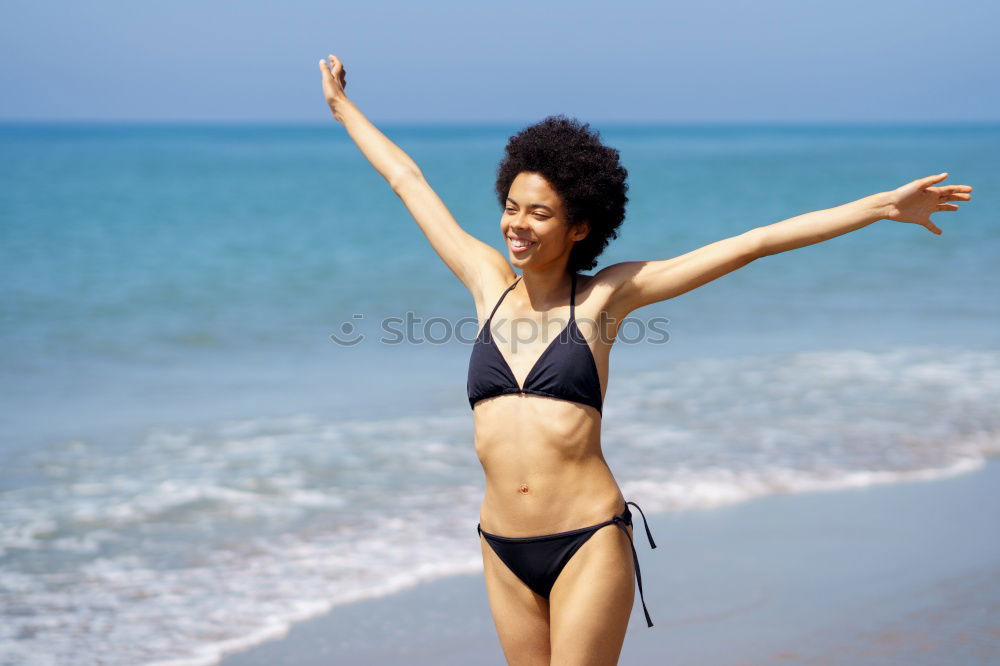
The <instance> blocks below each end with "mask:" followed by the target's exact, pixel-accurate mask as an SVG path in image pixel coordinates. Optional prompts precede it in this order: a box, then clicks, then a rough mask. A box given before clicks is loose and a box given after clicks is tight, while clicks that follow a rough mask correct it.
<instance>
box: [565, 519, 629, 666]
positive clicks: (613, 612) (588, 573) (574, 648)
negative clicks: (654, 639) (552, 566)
mask: <svg viewBox="0 0 1000 666" xmlns="http://www.w3.org/2000/svg"><path fill="white" fill-rule="evenodd" d="M627 529H628V530H629V533H630V534H631V533H632V529H631V527H628V528H627ZM634 569H635V567H634V564H633V562H632V547H631V545H630V543H629V538H628V537H627V536H626V535H625V533H624V532H623V531H622V530H621V528H619V527H618V526H617V525H607V526H605V527H602V528H601V529H599V530H597V531H596V532H594V534H593V535H592V536H591V537H590V538H589V539H587V541H586V543H584V544H583V545H582V546H580V549H579V550H578V551H576V553H575V554H574V555H573V557H572V558H571V559H570V561H569V562H567V563H566V566H565V568H563V570H562V572H561V573H560V574H559V578H557V579H556V582H555V585H553V586H552V592H551V593H550V594H549V608H550V611H549V621H550V626H551V633H550V641H551V648H552V663H553V664H573V665H574V666H583V665H584V664H587V665H592V666H598V665H601V666H605V665H610V666H613V665H614V664H617V663H618V657H619V655H620V653H621V649H622V643H624V642H625V632H626V631H627V629H628V620H629V616H631V614H632V604H633V602H634V601H635V571H634Z"/></svg>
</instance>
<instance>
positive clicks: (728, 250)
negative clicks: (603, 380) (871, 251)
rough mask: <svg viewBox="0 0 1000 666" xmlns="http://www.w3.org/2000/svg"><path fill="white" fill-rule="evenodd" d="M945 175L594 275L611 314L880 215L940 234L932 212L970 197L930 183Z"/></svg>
mask: <svg viewBox="0 0 1000 666" xmlns="http://www.w3.org/2000/svg"><path fill="white" fill-rule="evenodd" d="M947 177H948V174H947V173H941V174H937V175H936V176H928V177H926V178H920V179H918V180H914V181H912V182H909V183H907V184H906V185H902V186H900V187H898V188H896V189H895V190H892V191H890V192H879V193H878V194H873V195H871V196H867V197H864V198H863V199H858V200H857V201H851V202H850V203H846V204H843V205H842V206H837V207H835V208H826V209H824V210H818V211H814V212H812V213H805V214H804V215H797V216H795V217H792V218H789V219H787V220H782V221H781V222H775V223H774V224H769V225H767V226H763V227H757V228H755V229H750V230H749V231H746V232H744V233H742V234H739V235H737V236H733V237H731V238H725V239H723V240H720V241H716V242H714V243H710V244H709V245H705V246H704V247H700V248H698V249H696V250H692V251H691V252H688V253H686V254H682V255H680V256H677V257H673V258H672V259H664V260H661V261H628V262H622V263H619V264H614V265H612V266H608V267H607V268H605V269H603V270H602V271H599V272H598V274H597V275H596V276H595V278H600V279H599V282H604V283H605V284H608V285H609V286H610V287H611V288H612V290H613V296H612V297H611V299H610V300H609V303H608V312H609V314H611V315H612V316H614V317H621V318H624V317H625V316H626V315H627V314H628V313H630V312H632V311H633V310H636V309H638V308H640V307H643V306H645V305H649V304H651V303H658V302H659V301H665V300H667V299H670V298H673V297H675V296H679V295H680V294H683V293H685V292H687V291H690V290H691V289H694V288H695V287H699V286H701V285H703V284H706V283H708V282H711V281H712V280H715V279H717V278H720V277H722V276H723V275H726V274H727V273H730V272H732V271H734V270H736V269H738V268H741V267H743V266H746V265H747V264H749V263H750V262H751V261H754V260H755V259H759V258H760V257H766V256H768V255H772V254H778V253H780V252H787V251H788V250H795V249H797V248H800V247H805V246H806V245H813V244H814V243H819V242H820V241H825V240H829V239H831V238H836V237H837V236H841V235H843V234H846V233H847V232H849V231H854V230H856V229H860V228H862V227H866V226H868V225H869V224H871V223H873V222H877V221H878V220H883V219H886V220H894V221H896V222H907V223H910V224H919V225H921V226H923V227H925V228H927V229H929V230H930V231H931V232H933V233H935V234H940V233H941V230H940V229H938V228H937V227H936V226H935V225H934V223H933V222H931V219H930V216H931V214H933V213H939V212H944V211H955V210H958V206H956V205H955V204H952V203H949V202H951V201H963V200H964V201H968V200H969V199H971V198H972V195H970V194H969V192H971V191H972V188H971V187H969V186H968V185H946V186H942V187H933V185H934V184H935V183H939V182H941V181H942V180H944V179H945V178H947Z"/></svg>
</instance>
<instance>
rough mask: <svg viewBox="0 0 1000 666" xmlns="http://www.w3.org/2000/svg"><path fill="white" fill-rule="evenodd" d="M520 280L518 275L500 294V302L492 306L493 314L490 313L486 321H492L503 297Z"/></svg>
mask: <svg viewBox="0 0 1000 666" xmlns="http://www.w3.org/2000/svg"><path fill="white" fill-rule="evenodd" d="M520 279H521V276H520V275H518V276H517V279H516V280H514V281H513V282H511V284H510V286H509V287H507V289H506V290H504V292H503V293H502V294H500V300H498V301H497V304H496V305H494V306H493V312H491V313H490V316H489V317H488V318H487V319H486V321H492V320H493V315H495V314H496V313H497V308H499V307H500V304H501V303H503V299H504V296H506V295H507V292H508V291H510V290H511V289H513V288H514V287H515V286H517V280H520Z"/></svg>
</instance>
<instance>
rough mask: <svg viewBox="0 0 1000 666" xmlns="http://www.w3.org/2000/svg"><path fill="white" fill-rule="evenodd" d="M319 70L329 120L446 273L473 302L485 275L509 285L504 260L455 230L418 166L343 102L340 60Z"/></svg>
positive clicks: (322, 64)
mask: <svg viewBox="0 0 1000 666" xmlns="http://www.w3.org/2000/svg"><path fill="white" fill-rule="evenodd" d="M319 66H320V70H322V73H323V92H324V95H325V96H326V101H327V104H328V105H329V106H330V111H331V112H332V113H333V117H334V118H336V119H337V121H339V122H340V123H341V124H343V125H344V128H345V129H346V130H347V133H348V134H349V135H350V137H351V139H352V140H353V141H354V143H355V144H357V146H358V148H359V149H360V150H361V152H362V153H363V154H364V156H365V157H366V158H367V159H368V161H369V162H371V164H372V166H373V167H375V169H376V170H377V171H378V172H379V173H380V174H382V177H383V178H385V179H386V181H388V183H389V185H390V186H391V187H392V190H393V192H395V193H396V195H397V196H399V198H400V199H402V200H403V203H404V204H406V207H407V209H409V211H410V214H411V215H413V218H414V219H415V220H416V221H417V224H418V225H419V226H420V229H421V230H422V231H423V232H424V235H425V236H427V240H429V241H430V243H431V246H432V247H433V248H434V251H435V252H437V254H438V256H439V257H441V259H442V260H443V261H444V262H445V264H447V266H448V268H450V269H451V271H452V272H453V273H454V274H455V275H456V276H457V277H458V279H459V280H461V281H462V283H463V284H464V285H465V286H466V288H468V289H469V291H470V292H472V294H473V296H474V297H476V298H478V297H479V296H480V295H481V293H482V288H483V282H484V280H483V278H484V276H486V273H487V271H490V272H493V273H494V276H498V277H499V278H500V279H501V280H507V279H508V277H509V276H511V275H512V271H511V269H510V265H509V264H508V263H507V260H506V259H505V258H504V256H503V255H502V254H500V252H498V251H497V250H496V249H495V248H493V247H491V246H490V245H487V244H486V243H483V242H482V241H480V240H479V239H477V238H475V237H474V236H472V235H471V234H469V233H467V232H466V231H465V230H464V229H462V227H460V226H459V224H458V222H456V221H455V218H454V217H453V216H452V214H451V213H450V212H449V211H448V208H447V207H446V206H445V205H444V202H442V201H441V199H440V197H438V195H437V193H435V192H434V190H433V189H432V188H431V186H430V185H429V184H428V183H427V181H426V179H425V178H424V175H423V173H422V172H421V171H420V167H418V166H417V163H416V162H414V161H413V160H412V159H411V158H410V156H409V155H407V154H406V153H405V152H404V151H403V150H402V149H401V148H400V147H399V146H397V145H396V144H394V143H393V142H392V141H390V140H389V139H388V138H387V137H386V136H385V135H384V134H382V132H380V131H379V130H378V128H377V127H375V126H374V125H373V124H372V123H371V121H369V120H368V119H367V118H366V117H365V116H364V114H363V113H361V111H360V110H359V109H358V107H357V106H355V105H354V103H353V102H351V100H349V99H348V98H347V95H346V94H345V93H344V86H345V85H346V81H347V79H346V74H345V72H344V66H343V64H342V63H341V61H340V59H338V58H337V57H336V56H334V55H330V63H327V61H326V60H325V59H324V60H320V61H319Z"/></svg>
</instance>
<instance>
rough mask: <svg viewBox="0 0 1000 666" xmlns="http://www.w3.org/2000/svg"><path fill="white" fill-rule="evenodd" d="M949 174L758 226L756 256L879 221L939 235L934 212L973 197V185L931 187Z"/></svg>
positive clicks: (809, 243) (955, 207)
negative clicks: (916, 227) (894, 222)
mask: <svg viewBox="0 0 1000 666" xmlns="http://www.w3.org/2000/svg"><path fill="white" fill-rule="evenodd" d="M947 177H948V174H947V173H939V174H937V175H936V176H928V177H926V178H920V179H918V180H914V181H911V182H909V183H907V184H906V185H902V186H900V187H898V188H896V189H895V190H892V191H891V192H879V193H878V194H873V195H871V196H868V197H865V198H863V199H858V200H857V201H852V202H850V203H846V204H844V205H842V206H837V207H836V208H827V209H825V210H818V211H815V212H812V213H806V214H805V215H798V216H796V217H792V218H789V219H787V220H782V221H781V222H775V223H774V224H769V225H767V226H764V227H758V228H756V229H754V230H752V231H751V232H750V233H751V234H752V235H754V236H756V239H755V242H754V245H755V246H756V247H755V252H754V255H755V257H754V258H757V257H766V256H768V255H771V254H778V253H779V252H787V251H788V250H795V249H798V248H800V247H805V246H806V245H812V244H814V243H818V242H820V241H825V240H829V239H831V238H836V237H837V236H841V235H843V234H846V233H847V232H848V231H854V230H856V229H860V228H861V227H866V226H868V225H869V224H871V223H872V222H877V221H879V220H895V221H896V222H908V223H911V224H919V225H921V226H923V227H925V228H927V229H928V230H930V231H931V232H933V233H935V234H938V235H940V234H941V230H940V229H938V228H937V226H935V225H934V223H933V222H931V218H930V216H931V214H933V213H940V212H945V211H955V210H958V206H956V205H955V204H952V203H948V202H951V201H960V200H965V201H968V200H969V199H971V198H972V195H971V194H969V192H971V191H972V188H971V187H969V186H968V185H946V186H943V187H932V186H933V185H934V184H935V183H940V182H941V181H942V180H944V179H945V178H947Z"/></svg>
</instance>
